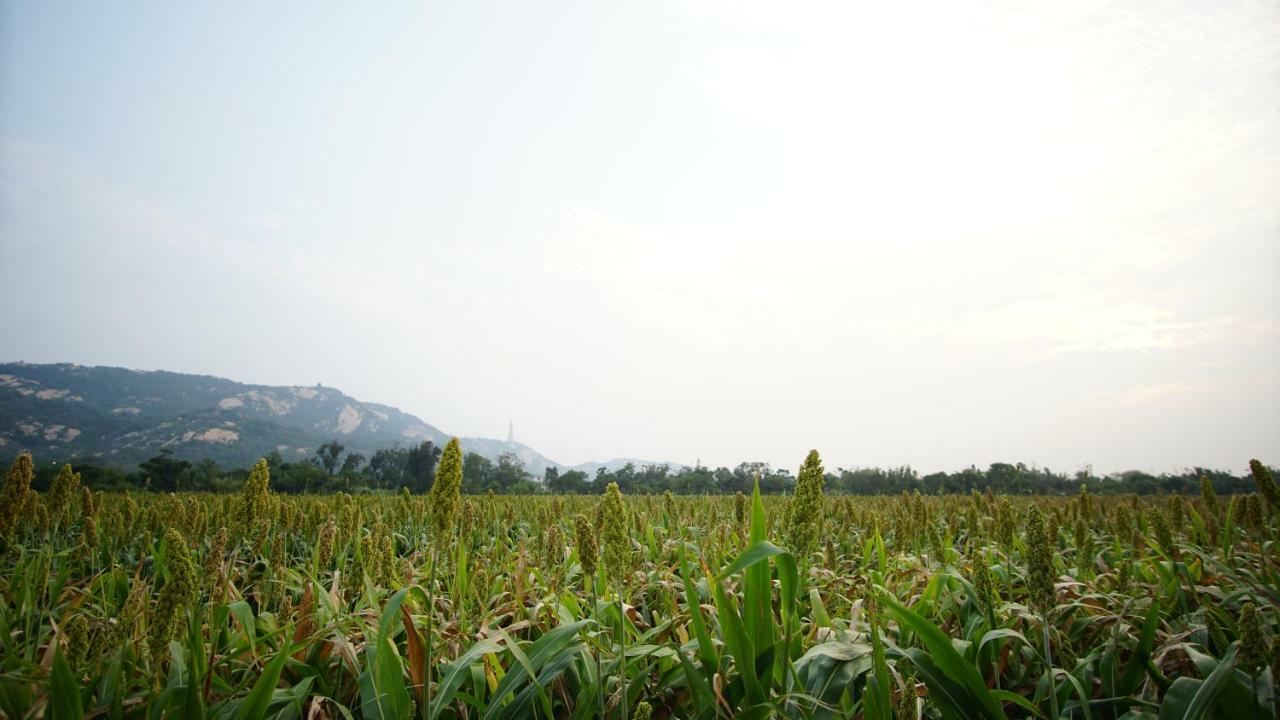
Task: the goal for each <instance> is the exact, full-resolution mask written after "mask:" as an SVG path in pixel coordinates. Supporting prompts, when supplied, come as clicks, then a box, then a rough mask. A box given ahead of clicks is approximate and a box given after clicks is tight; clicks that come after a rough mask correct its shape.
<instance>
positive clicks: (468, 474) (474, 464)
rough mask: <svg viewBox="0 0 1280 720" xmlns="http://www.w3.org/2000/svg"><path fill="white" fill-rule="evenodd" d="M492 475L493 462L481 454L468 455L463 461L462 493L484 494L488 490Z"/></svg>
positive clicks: (471, 453)
mask: <svg viewBox="0 0 1280 720" xmlns="http://www.w3.org/2000/svg"><path fill="white" fill-rule="evenodd" d="M492 474H493V461H491V460H490V459H489V458H487V457H485V456H483V455H481V454H479V453H474V452H469V453H467V456H466V457H465V458H463V460H462V491H463V492H466V493H482V492H484V491H485V490H488V489H489V482H490V476H491V475H492Z"/></svg>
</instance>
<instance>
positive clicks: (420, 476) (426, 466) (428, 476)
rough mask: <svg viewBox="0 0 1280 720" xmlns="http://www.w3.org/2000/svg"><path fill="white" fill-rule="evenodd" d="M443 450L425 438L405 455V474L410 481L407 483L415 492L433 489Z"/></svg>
mask: <svg viewBox="0 0 1280 720" xmlns="http://www.w3.org/2000/svg"><path fill="white" fill-rule="evenodd" d="M441 452H443V451H442V450H441V449H440V448H438V447H436V445H435V443H433V442H431V441H430V440H424V441H423V442H422V443H421V444H419V445H418V447H416V448H412V449H410V450H409V452H408V455H407V456H406V457H405V475H407V476H408V479H409V482H407V483H405V484H406V485H408V487H409V489H410V490H411V491H413V492H417V493H424V492H427V491H428V490H430V489H431V486H432V485H434V484H435V480H436V463H438V462H439V461H440V453H441Z"/></svg>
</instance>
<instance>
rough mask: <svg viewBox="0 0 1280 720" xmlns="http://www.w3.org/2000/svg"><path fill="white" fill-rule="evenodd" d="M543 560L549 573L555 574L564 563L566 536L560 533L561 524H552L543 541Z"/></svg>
mask: <svg viewBox="0 0 1280 720" xmlns="http://www.w3.org/2000/svg"><path fill="white" fill-rule="evenodd" d="M542 560H543V563H544V564H545V565H546V569H547V571H548V572H555V569H556V568H557V567H559V565H560V563H562V562H564V535H563V534H562V533H561V532H560V523H559V522H552V523H551V525H550V527H548V528H547V533H546V536H545V537H543V539H542Z"/></svg>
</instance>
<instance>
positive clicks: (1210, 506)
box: [1200, 475, 1221, 519]
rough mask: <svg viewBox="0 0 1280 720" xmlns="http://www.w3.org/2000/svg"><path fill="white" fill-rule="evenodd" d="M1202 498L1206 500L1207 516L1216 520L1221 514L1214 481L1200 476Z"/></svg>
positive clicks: (1205, 476) (1206, 476)
mask: <svg viewBox="0 0 1280 720" xmlns="http://www.w3.org/2000/svg"><path fill="white" fill-rule="evenodd" d="M1200 497H1201V498H1203V499H1204V508H1205V515H1206V516H1207V517H1209V518H1214V519H1216V518H1217V517H1218V515H1219V514H1220V512H1221V511H1220V509H1219V507H1218V493H1216V492H1214V490H1213V481H1212V480H1210V479H1209V476H1208V475H1201V476H1200Z"/></svg>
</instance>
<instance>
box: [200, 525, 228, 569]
mask: <svg viewBox="0 0 1280 720" xmlns="http://www.w3.org/2000/svg"><path fill="white" fill-rule="evenodd" d="M226 553H227V529H226V528H225V527H222V528H218V532H217V533H215V534H214V536H213V542H212V543H210V544H209V554H208V555H206V556H205V559H204V574H205V576H206V578H207V579H208V580H209V582H210V583H214V582H216V579H215V578H216V577H217V576H218V573H219V571H220V570H221V569H222V559H223V557H224V556H225V555H226Z"/></svg>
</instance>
